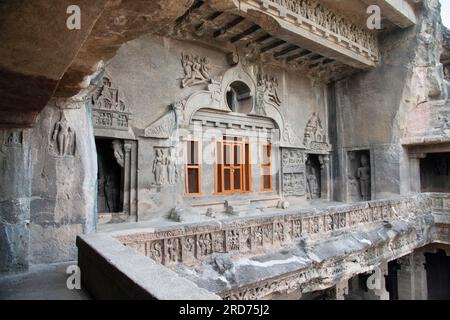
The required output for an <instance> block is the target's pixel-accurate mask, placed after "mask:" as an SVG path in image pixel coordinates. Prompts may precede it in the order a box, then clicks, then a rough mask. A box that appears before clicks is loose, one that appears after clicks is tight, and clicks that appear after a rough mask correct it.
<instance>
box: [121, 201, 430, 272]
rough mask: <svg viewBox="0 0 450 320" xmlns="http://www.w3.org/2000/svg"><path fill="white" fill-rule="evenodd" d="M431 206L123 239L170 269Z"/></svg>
mask: <svg viewBox="0 0 450 320" xmlns="http://www.w3.org/2000/svg"><path fill="white" fill-rule="evenodd" d="M430 205H431V201H429V198H428V197H426V196H412V197H409V198H402V199H395V200H394V199H393V200H386V201H380V200H377V201H371V202H364V203H358V204H354V205H349V206H347V207H339V208H329V209H324V210H322V211H321V212H319V213H310V214H308V213H305V212H302V213H297V214H292V213H291V214H284V215H279V214H278V215H274V216H270V217H264V218H249V219H246V220H239V221H224V223H223V225H222V226H221V227H220V226H217V225H195V226H192V227H186V226H185V227H183V228H180V229H168V230H165V231H158V232H154V233H140V234H132V235H123V236H118V237H117V239H118V240H119V241H121V242H122V243H123V244H125V245H127V246H130V247H132V248H135V249H137V250H138V251H139V252H141V253H142V254H144V255H146V256H149V257H151V258H153V259H154V260H156V261H157V262H159V263H162V264H164V265H170V264H173V263H177V262H182V263H184V264H196V263H198V262H199V261H201V260H202V259H203V258H205V257H207V256H208V255H210V254H212V253H223V252H237V253H245V254H255V253H258V252H263V251H264V250H266V249H267V248H268V247H273V246H284V245H289V244H290V243H293V241H294V240H295V239H298V238H300V237H305V236H314V235H318V234H323V233H327V232H332V231H336V230H342V229H345V228H350V227H354V226H356V225H361V224H369V223H373V222H381V221H383V220H387V219H396V218H399V217H400V216H407V215H411V214H413V215H414V214H416V213H417V212H419V211H421V210H424V209H425V208H427V207H428V208H429V206H430Z"/></svg>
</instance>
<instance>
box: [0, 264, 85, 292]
mask: <svg viewBox="0 0 450 320" xmlns="http://www.w3.org/2000/svg"><path fill="white" fill-rule="evenodd" d="M74 264H76V262H75V261H73V262H66V263H58V264H50V265H38V266H32V267H30V270H29V271H28V272H25V273H19V274H7V275H0V300H88V299H91V298H90V296H89V294H88V293H87V292H86V291H85V290H83V289H81V290H76V289H74V290H69V289H68V288H67V285H66V281H67V278H68V276H69V275H68V274H66V269H67V267H68V266H69V265H74Z"/></svg>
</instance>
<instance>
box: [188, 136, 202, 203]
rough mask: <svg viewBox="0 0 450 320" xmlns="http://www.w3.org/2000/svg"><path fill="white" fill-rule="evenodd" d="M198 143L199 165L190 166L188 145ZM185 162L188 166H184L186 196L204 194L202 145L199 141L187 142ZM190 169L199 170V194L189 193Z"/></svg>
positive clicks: (191, 140) (190, 140) (189, 140)
mask: <svg viewBox="0 0 450 320" xmlns="http://www.w3.org/2000/svg"><path fill="white" fill-rule="evenodd" d="M191 142H196V143H197V148H198V150H197V162H198V163H197V164H189V161H190V160H189V154H188V150H189V147H188V143H191ZM184 146H185V155H186V156H185V161H186V164H185V166H184V171H185V178H184V180H185V195H187V196H197V195H201V194H202V144H201V141H200V140H199V139H187V140H186V141H185V145H184ZM189 169H197V170H198V181H197V189H198V192H189Z"/></svg>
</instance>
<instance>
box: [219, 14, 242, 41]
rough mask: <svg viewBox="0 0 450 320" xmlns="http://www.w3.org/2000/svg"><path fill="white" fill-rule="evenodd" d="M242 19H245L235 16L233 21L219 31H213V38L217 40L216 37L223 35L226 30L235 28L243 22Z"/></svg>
mask: <svg viewBox="0 0 450 320" xmlns="http://www.w3.org/2000/svg"><path fill="white" fill-rule="evenodd" d="M244 19H245V18H243V17H240V16H237V17H236V18H234V19H233V20H231V21H230V22H228V23H227V24H226V25H225V26H223V27H222V28H220V29H219V30H216V31H214V33H213V37H214V38H217V37H220V36H223V35H225V34H226V33H227V31H228V30H230V29H232V28H233V27H236V26H237V25H238V24H239V23H241V22H242V21H244Z"/></svg>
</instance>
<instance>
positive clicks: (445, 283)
mask: <svg viewBox="0 0 450 320" xmlns="http://www.w3.org/2000/svg"><path fill="white" fill-rule="evenodd" d="M425 258H426V263H425V268H426V270H427V287H428V300H450V257H447V256H446V255H445V251H444V250H438V252H437V253H425Z"/></svg>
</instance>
